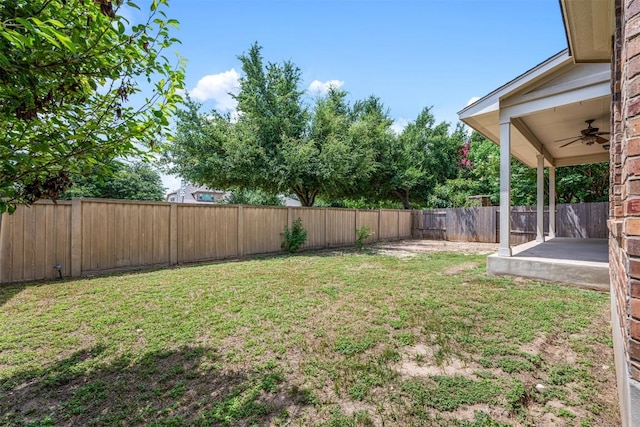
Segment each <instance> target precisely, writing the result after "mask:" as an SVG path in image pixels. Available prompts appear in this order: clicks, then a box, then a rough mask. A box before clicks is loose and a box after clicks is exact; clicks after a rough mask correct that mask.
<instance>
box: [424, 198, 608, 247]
mask: <svg viewBox="0 0 640 427" xmlns="http://www.w3.org/2000/svg"><path fill="white" fill-rule="evenodd" d="M536 215H537V213H536V207H535V206H518V207H513V208H512V209H511V243H512V244H520V243H526V242H529V241H531V240H535V238H536ZM608 216H609V202H598V203H576V204H559V205H556V237H573V238H590V239H593V238H602V239H604V238H607V237H608V231H607V218H608ZM544 231H545V234H547V233H548V232H549V210H548V208H546V209H545V214H544ZM412 236H413V237H414V238H420V239H433V240H451V241H466V242H487V243H498V242H499V241H500V210H499V208H498V207H497V206H488V207H477V208H459V209H429V210H423V211H414V213H413V218H412Z"/></svg>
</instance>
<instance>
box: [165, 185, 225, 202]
mask: <svg viewBox="0 0 640 427" xmlns="http://www.w3.org/2000/svg"><path fill="white" fill-rule="evenodd" d="M225 195H226V193H225V192H224V191H220V190H214V189H211V188H209V187H206V186H201V187H196V186H193V185H191V184H187V185H185V186H184V194H183V192H182V189H180V188H179V189H177V190H174V191H172V192H170V193H168V194H167V196H166V200H167V201H168V202H177V203H211V202H214V201H218V200H220V199H222V198H223V197H225ZM172 198H173V200H172Z"/></svg>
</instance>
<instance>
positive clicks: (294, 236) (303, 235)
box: [280, 217, 307, 253]
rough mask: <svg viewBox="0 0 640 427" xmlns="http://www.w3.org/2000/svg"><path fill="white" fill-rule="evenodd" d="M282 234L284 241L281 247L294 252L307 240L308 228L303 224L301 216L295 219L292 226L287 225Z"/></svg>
mask: <svg viewBox="0 0 640 427" xmlns="http://www.w3.org/2000/svg"><path fill="white" fill-rule="evenodd" d="M282 235H283V236H284V241H283V242H282V245H281V246H280V247H281V248H282V249H284V250H285V251H287V252H289V253H294V252H295V251H297V250H298V249H299V248H300V246H302V245H303V244H304V242H306V241H307V230H305V229H304V227H303V226H302V220H301V219H300V217H298V218H296V219H295V220H294V221H293V226H292V227H291V228H289V226H288V225H285V226H284V232H283V233H282Z"/></svg>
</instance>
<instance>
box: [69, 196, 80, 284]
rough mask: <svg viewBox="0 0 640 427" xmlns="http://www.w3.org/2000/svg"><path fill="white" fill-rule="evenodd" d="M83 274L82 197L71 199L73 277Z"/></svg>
mask: <svg viewBox="0 0 640 427" xmlns="http://www.w3.org/2000/svg"><path fill="white" fill-rule="evenodd" d="M81 275H82V199H75V198H74V199H72V200H71V277H79V276H81Z"/></svg>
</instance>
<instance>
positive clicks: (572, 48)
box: [560, 0, 615, 63]
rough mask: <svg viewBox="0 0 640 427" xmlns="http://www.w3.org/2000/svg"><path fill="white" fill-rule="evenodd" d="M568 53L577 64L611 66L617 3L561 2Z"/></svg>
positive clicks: (605, 0) (596, 0)
mask: <svg viewBox="0 0 640 427" xmlns="http://www.w3.org/2000/svg"><path fill="white" fill-rule="evenodd" d="M560 8H561V9H562V18H563V21H564V28H565V32H566V34H567V42H568V43H569V52H570V54H571V56H572V57H573V59H574V61H575V62H577V63H581V62H610V61H611V49H612V36H613V33H614V30H615V1H614V0H560Z"/></svg>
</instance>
